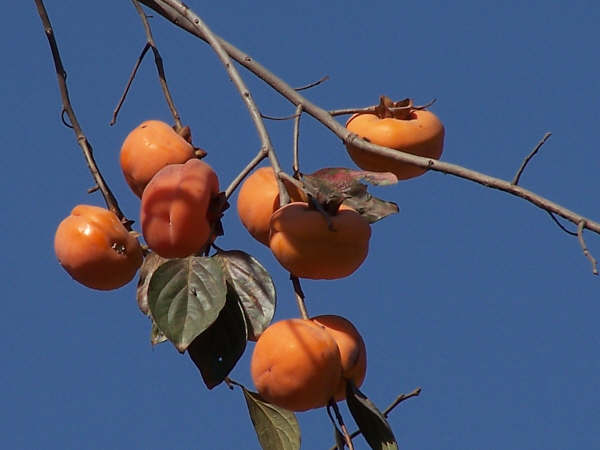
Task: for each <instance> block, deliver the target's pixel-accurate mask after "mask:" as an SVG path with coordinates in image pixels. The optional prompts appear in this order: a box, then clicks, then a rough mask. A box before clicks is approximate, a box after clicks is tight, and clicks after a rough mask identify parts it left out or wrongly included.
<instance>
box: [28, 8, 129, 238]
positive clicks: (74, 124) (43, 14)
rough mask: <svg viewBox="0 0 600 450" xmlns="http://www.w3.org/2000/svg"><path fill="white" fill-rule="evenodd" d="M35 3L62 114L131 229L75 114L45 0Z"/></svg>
mask: <svg viewBox="0 0 600 450" xmlns="http://www.w3.org/2000/svg"><path fill="white" fill-rule="evenodd" d="M35 4H36V6H37V10H38V14H39V16H40V19H41V20H42V25H43V26H44V32H45V34H46V38H47V39H48V43H49V44H50V50H51V52H52V59H53V60H54V68H55V69H56V76H57V80H58V89H59V91H60V96H61V99H62V105H63V112H62V114H64V113H66V114H67V116H68V117H69V122H70V128H72V129H73V132H74V133H75V137H76V139H77V143H78V144H79V146H80V147H81V150H82V151H83V155H84V157H85V160H86V162H87V165H88V169H89V170H90V173H91V174H92V177H93V178H94V181H95V182H96V186H98V189H99V190H100V192H102V196H103V197H104V202H105V203H106V206H107V208H108V209H109V210H110V211H112V212H113V213H115V214H116V216H117V217H118V218H119V220H121V221H122V222H123V223H129V229H131V223H130V222H128V221H127V220H126V219H125V215H124V214H123V212H122V211H121V209H120V208H119V203H118V202H117V199H116V198H115V196H114V195H113V193H112V191H111V190H110V189H109V187H108V184H107V183H106V181H105V180H104V177H103V176H102V174H101V173H100V170H99V169H98V165H97V164H96V160H95V159H94V151H93V149H92V145H91V144H90V142H89V141H88V139H87V137H86V136H85V134H84V133H83V130H82V128H81V126H80V125H79V121H78V120H77V116H76V115H75V111H74V110H73V106H72V105H71V100H70V98H69V90H68V87H67V72H66V71H65V68H64V66H63V63H62V59H61V57H60V52H59V50H58V44H57V43H56V39H55V37H54V30H53V28H52V24H51V23H50V18H49V17H48V12H47V11H46V7H45V6H44V2H43V0H35ZM63 122H64V119H63Z"/></svg>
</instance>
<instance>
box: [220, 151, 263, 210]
mask: <svg viewBox="0 0 600 450" xmlns="http://www.w3.org/2000/svg"><path fill="white" fill-rule="evenodd" d="M266 157H267V152H266V149H264V148H261V149H260V150H259V152H258V153H257V154H256V156H255V157H254V158H252V160H251V161H250V162H249V163H248V164H247V165H246V167H244V169H243V170H242V171H241V172H240V173H239V174H238V176H237V177H235V178H234V179H233V181H232V182H231V183H230V184H229V186H227V189H226V190H225V197H227V198H229V197H230V196H231V194H233V192H234V191H235V189H236V188H237V187H238V185H239V184H240V183H241V182H242V180H243V179H244V178H246V175H248V174H249V173H250V172H252V170H253V169H254V168H255V167H256V166H257V165H258V164H259V163H260V162H261V161H262V160H263V159H265V158H266Z"/></svg>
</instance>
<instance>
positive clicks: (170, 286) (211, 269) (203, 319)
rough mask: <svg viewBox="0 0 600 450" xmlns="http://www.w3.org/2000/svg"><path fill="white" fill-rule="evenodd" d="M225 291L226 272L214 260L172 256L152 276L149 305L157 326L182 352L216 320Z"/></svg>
mask: <svg viewBox="0 0 600 450" xmlns="http://www.w3.org/2000/svg"><path fill="white" fill-rule="evenodd" d="M226 294H227V290H226V284H225V277H224V275H223V271H222V269H221V266H220V265H219V264H218V263H217V261H215V260H214V259H212V258H207V257H189V258H184V259H171V260H168V261H167V262H164V263H163V264H161V265H160V266H159V267H158V269H156V271H155V272H154V274H153V275H152V278H151V279H150V284H149V286H148V305H149V307H150V312H151V313H152V317H153V318H154V320H155V322H156V325H157V326H158V328H160V330H161V331H162V332H163V333H164V335H165V336H166V337H167V338H168V339H169V340H170V341H171V342H172V343H173V344H174V345H175V347H176V348H177V350H179V351H180V352H181V353H183V352H185V350H186V349H187V348H188V346H189V345H190V344H191V343H192V341H193V340H194V339H195V338H196V337H197V336H198V335H199V334H200V333H202V332H203V331H204V330H206V329H207V328H208V327H209V326H211V325H212V323H213V322H214V321H215V320H217V317H218V316H219V312H220V311H221V309H223V306H225V298H226Z"/></svg>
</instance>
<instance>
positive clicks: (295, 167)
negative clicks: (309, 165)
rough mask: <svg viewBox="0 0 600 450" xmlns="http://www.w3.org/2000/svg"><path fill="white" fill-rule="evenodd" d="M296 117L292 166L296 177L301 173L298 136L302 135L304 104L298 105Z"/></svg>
mask: <svg viewBox="0 0 600 450" xmlns="http://www.w3.org/2000/svg"><path fill="white" fill-rule="evenodd" d="M295 116H296V118H295V119H294V140H293V149H294V150H293V151H294V164H293V166H292V168H293V170H294V177H295V178H297V177H298V176H299V174H300V158H299V154H298V138H299V136H300V118H301V117H302V105H298V106H296V114H295Z"/></svg>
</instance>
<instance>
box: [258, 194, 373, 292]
mask: <svg viewBox="0 0 600 450" xmlns="http://www.w3.org/2000/svg"><path fill="white" fill-rule="evenodd" d="M330 225H331V227H330ZM370 237H371V227H370V226H369V223H368V222H367V220H366V219H364V218H363V217H361V215H360V214H358V213H357V212H356V211H355V210H353V209H352V208H349V207H347V206H344V205H342V206H341V207H340V208H339V211H338V212H337V214H335V215H330V216H329V222H328V220H327V218H326V217H325V216H324V214H323V213H322V212H319V211H317V210H315V209H312V208H311V207H310V206H309V205H308V204H307V203H302V202H293V203H289V204H287V205H285V206H283V207H282V208H279V209H278V210H277V211H275V212H274V213H273V215H272V216H271V221H270V241H269V246H270V248H271V251H272V252H273V255H274V256H275V258H276V259H277V261H279V263H280V264H281V265H282V266H283V267H284V268H285V269H287V270H288V271H289V272H290V273H292V274H293V275H295V276H297V277H300V278H310V279H329V280H330V279H336V278H343V277H346V276H348V275H350V274H352V273H353V272H354V271H355V270H356V269H358V267H359V266H360V265H361V264H362V262H363V261H364V260H365V258H366V257H367V254H368V252H369V239H370Z"/></svg>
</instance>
